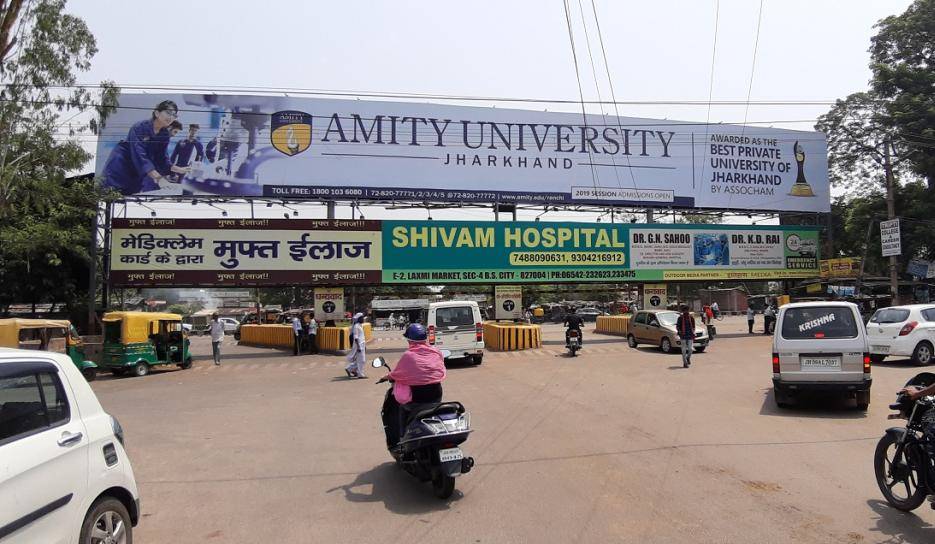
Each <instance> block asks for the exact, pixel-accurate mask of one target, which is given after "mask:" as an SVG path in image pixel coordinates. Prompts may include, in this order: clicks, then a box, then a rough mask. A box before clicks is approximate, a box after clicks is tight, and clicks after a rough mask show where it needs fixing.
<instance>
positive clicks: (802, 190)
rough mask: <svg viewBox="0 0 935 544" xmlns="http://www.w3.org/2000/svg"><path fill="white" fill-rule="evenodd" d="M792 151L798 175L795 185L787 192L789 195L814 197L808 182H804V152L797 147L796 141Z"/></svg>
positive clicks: (800, 147)
mask: <svg viewBox="0 0 935 544" xmlns="http://www.w3.org/2000/svg"><path fill="white" fill-rule="evenodd" d="M792 149H793V150H794V151H795V162H796V164H797V165H798V167H799V174H798V176H796V178H795V184H794V185H792V190H791V191H790V192H789V195H790V196H815V193H814V192H813V191H812V188H811V186H809V184H808V182H807V181H805V150H804V149H802V146H800V145H799V142H798V140H796V142H795V145H793V146H792Z"/></svg>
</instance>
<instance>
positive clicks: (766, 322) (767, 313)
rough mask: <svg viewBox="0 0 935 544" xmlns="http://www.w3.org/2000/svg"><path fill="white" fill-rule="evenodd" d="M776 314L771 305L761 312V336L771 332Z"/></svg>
mask: <svg viewBox="0 0 935 544" xmlns="http://www.w3.org/2000/svg"><path fill="white" fill-rule="evenodd" d="M775 315H776V312H774V311H773V307H772V306H771V305H767V306H766V309H765V310H763V334H770V333H771V332H772V331H771V330H770V329H772V325H773V319H775V317H774V316H775Z"/></svg>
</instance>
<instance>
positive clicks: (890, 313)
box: [870, 308, 909, 325]
mask: <svg viewBox="0 0 935 544" xmlns="http://www.w3.org/2000/svg"><path fill="white" fill-rule="evenodd" d="M907 319H909V310H907V309H905V308H883V309H880V310H877V311H876V313H875V314H873V317H871V318H870V322H871V323H879V324H881V325H882V324H885V323H902V322H903V321H905V320H907Z"/></svg>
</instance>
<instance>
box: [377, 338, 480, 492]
mask: <svg viewBox="0 0 935 544" xmlns="http://www.w3.org/2000/svg"><path fill="white" fill-rule="evenodd" d="M443 353H444V352H443ZM445 356H446V357H447V355H445ZM371 364H372V365H373V367H374V368H380V367H383V368H386V369H387V370H388V371H392V370H393V369H392V368H390V366H389V364H387V362H386V360H385V359H384V358H383V357H377V358H376V359H374V360H373V362H372V363H371ZM385 381H388V380H387V378H386V377H383V378H381V379H380V380H379V381H377V383H382V382H385ZM392 394H393V387H392V386H391V387H390V388H389V389H388V390H387V392H386V398H385V400H384V406H387V404H388V403H389V402H394V403H395V400H394V401H390V399H389V397H390V395H392ZM380 415H381V417H382V418H383V429H384V430H385V431H386V432H387V433H389V432H390V429H402V432H401V433H400V434H401V435H402V436H400V437H389V436H387V442H393V441H394V439H397V438H398V440H395V443H394V444H391V445H389V447H388V449H389V452H390V455H392V456H393V459H395V460H396V463H397V464H398V465H400V466H401V467H402V468H403V469H405V470H406V472H408V473H409V474H412V475H413V476H415V477H416V478H418V479H419V481H422V482H429V481H430V482H432V489H433V490H434V492H435V496H437V497H438V498H440V499H447V498H449V497H451V494H452V493H454V490H455V477H457V476H460V475H461V474H467V473H468V472H470V471H471V468H473V467H474V458H473V457H466V456H465V455H464V452H463V451H462V450H461V448H460V447H458V446H459V445H460V444H462V443H463V442H464V441H465V440H467V438H468V435H469V434H470V433H471V415H470V414H469V413H468V412H466V411H465V409H464V405H463V404H461V403H460V402H432V403H423V404H417V403H409V404H404V405H401V406H399V414H398V417H399V421H398V422H397V424H396V425H391V422H390V421H389V418H390V417H392V414H387V413H386V412H385V410H384V411H381V413H380Z"/></svg>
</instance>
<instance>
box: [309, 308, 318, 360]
mask: <svg viewBox="0 0 935 544" xmlns="http://www.w3.org/2000/svg"><path fill="white" fill-rule="evenodd" d="M306 315H307V317H308V350H309V352H311V353H318V343H317V342H318V322H317V321H315V314H314V313H312V314H306Z"/></svg>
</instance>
